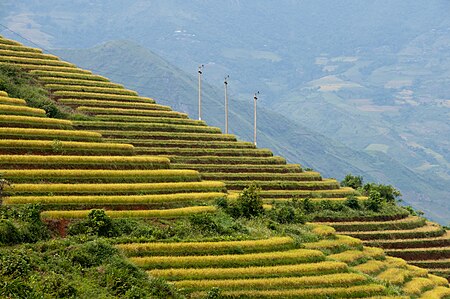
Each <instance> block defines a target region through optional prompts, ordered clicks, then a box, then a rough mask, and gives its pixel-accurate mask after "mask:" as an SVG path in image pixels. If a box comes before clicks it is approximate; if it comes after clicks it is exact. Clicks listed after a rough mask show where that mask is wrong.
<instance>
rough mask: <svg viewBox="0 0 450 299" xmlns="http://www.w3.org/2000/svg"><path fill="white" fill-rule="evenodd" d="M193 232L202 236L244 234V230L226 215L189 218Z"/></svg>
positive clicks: (205, 215)
mask: <svg viewBox="0 0 450 299" xmlns="http://www.w3.org/2000/svg"><path fill="white" fill-rule="evenodd" d="M189 221H190V223H191V226H192V228H193V229H194V230H198V231H201V232H202V234H203V235H233V234H235V233H236V232H246V230H245V228H244V227H243V226H242V225H241V224H240V223H239V222H236V221H234V220H233V219H232V218H231V217H230V216H228V215H227V214H224V213H221V214H214V215H212V214H194V215H191V216H189Z"/></svg>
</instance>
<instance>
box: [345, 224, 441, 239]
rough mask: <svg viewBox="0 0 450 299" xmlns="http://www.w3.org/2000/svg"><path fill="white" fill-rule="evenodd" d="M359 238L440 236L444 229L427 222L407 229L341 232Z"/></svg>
mask: <svg viewBox="0 0 450 299" xmlns="http://www.w3.org/2000/svg"><path fill="white" fill-rule="evenodd" d="M341 233H342V234H343V235H349V236H352V237H355V238H358V239H361V240H380V239H381V240H388V239H393V240H394V239H412V238H435V237H439V236H442V235H443V234H444V233H445V230H444V229H443V228H442V227H441V226H440V225H437V224H432V223H427V224H426V225H425V226H422V227H418V228H414V229H408V230H384V231H367V232H364V231H361V232H351V231H348V232H347V231H344V232H341Z"/></svg>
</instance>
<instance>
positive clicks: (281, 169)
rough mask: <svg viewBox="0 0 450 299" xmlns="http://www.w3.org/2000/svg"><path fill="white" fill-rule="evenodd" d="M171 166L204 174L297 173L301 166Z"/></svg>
mask: <svg viewBox="0 0 450 299" xmlns="http://www.w3.org/2000/svg"><path fill="white" fill-rule="evenodd" d="M172 167H173V168H182V169H186V168H189V169H196V170H199V171H201V172H202V173H208V174H205V175H209V173H218V172H221V173H224V174H225V173H233V174H238V175H239V174H240V173H242V175H245V174H246V173H264V172H267V173H274V174H277V175H278V174H279V175H283V174H288V173H289V174H290V173H292V174H298V173H300V171H301V168H300V166H299V165H298V164H282V165H254V164H240V165H233V164H222V165H217V164H182V163H177V164H173V165H172Z"/></svg>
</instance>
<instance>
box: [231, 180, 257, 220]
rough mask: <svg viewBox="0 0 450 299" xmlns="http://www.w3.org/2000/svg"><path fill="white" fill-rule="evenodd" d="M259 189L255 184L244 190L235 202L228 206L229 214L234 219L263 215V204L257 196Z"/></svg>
mask: <svg viewBox="0 0 450 299" xmlns="http://www.w3.org/2000/svg"><path fill="white" fill-rule="evenodd" d="M260 191H261V189H260V188H259V187H257V186H256V185H255V184H251V185H250V186H248V187H247V188H245V189H244V190H243V191H242V193H241V194H239V197H238V199H237V201H236V202H233V203H230V204H229V212H230V214H231V215H232V216H234V217H244V218H252V217H256V216H260V215H262V214H263V213H264V208H263V202H262V199H261V197H260V195H259V192H260Z"/></svg>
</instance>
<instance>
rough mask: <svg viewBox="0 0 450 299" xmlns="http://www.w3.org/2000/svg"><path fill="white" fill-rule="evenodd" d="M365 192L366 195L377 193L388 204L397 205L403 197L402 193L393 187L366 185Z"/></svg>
mask: <svg viewBox="0 0 450 299" xmlns="http://www.w3.org/2000/svg"><path fill="white" fill-rule="evenodd" d="M363 190H364V193H365V195H370V192H371V191H377V192H378V193H379V194H380V197H381V199H382V200H383V201H385V202H386V203H395V202H396V200H397V199H398V198H399V197H400V196H402V194H401V193H400V191H399V190H397V189H396V188H394V187H393V186H391V185H383V184H375V183H368V184H365V185H364V187H363Z"/></svg>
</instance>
